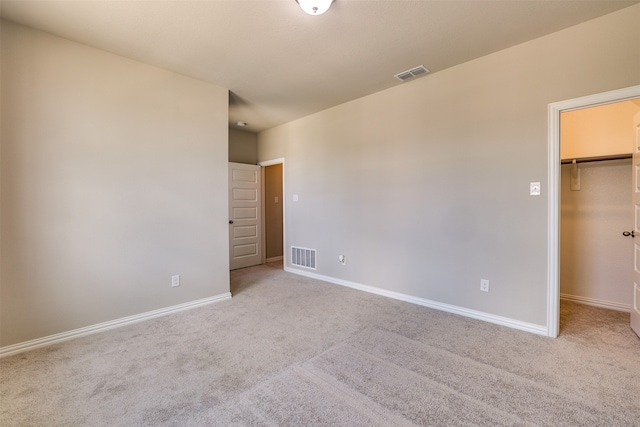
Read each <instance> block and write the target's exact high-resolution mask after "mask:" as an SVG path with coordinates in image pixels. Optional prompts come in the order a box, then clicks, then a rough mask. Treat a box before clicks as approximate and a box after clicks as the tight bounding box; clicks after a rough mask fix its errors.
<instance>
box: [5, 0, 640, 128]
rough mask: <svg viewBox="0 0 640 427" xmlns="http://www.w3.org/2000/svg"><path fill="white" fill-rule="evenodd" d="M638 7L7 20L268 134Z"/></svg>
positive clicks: (225, 10)
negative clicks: (221, 107)
mask: <svg viewBox="0 0 640 427" xmlns="http://www.w3.org/2000/svg"><path fill="white" fill-rule="evenodd" d="M638 2H640V0H633V1H614V0H605V1H595V0H588V1H582V0H535V1H527V0H501V1H491V0H471V1H464V0H458V1H454V0H450V1H433V0H423V1H420V0H335V2H334V3H333V5H332V7H331V9H330V10H329V11H328V12H327V13H326V14H324V15H321V16H309V15H307V14H305V13H304V12H302V10H301V9H300V8H299V7H298V5H297V4H296V2H295V0H196V1H192V0H171V1H159V0H138V1H126V0H124V1H123V0H121V1H114V0H76V1H70V0H44V1H31V0H1V3H0V14H1V15H2V17H3V18H4V19H8V20H11V21H14V22H18V23H20V24H24V25H27V26H30V27H33V28H37V29H41V30H44V31H47V32H49V33H52V34H55V35H58V36H61V37H65V38H67V39H70V40H74V41H77V42H80V43H84V44H87V45H90V46H94V47H97V48H100V49H103V50H106V51H109V52H113V53H116V54H119V55H122V56H125V57H128V58H131V59H134V60H138V61H140V62H144V63H147V64H151V65H156V66H158V67H162V68H165V69H168V70H172V71H175V72H178V73H181V74H184V75H187V76H191V77H195V78H198V79H201V80H205V81H208V82H211V83H214V84H216V85H219V86H222V87H225V88H228V89H229V90H230V92H231V93H230V106H229V121H230V123H231V124H232V125H233V124H234V123H235V122H237V121H240V120H241V121H245V122H247V123H249V126H248V127H246V128H245V130H250V131H254V132H258V131H261V130H264V129H268V128H270V127H273V126H276V125H279V124H282V123H286V122H288V121H291V120H294V119H297V118H300V117H303V116H306V115H309V114H311V113H314V112H317V111H320V110H323V109H326V108H329V107H332V106H334V105H338V104H341V103H343V102H347V101H350V100H353V99H356V98H360V97H362V96H365V95H369V94H371V93H374V92H378V91H381V90H384V89H387V88H389V87H392V86H395V85H398V84H410V83H408V82H406V83H402V82H400V81H399V80H397V79H395V78H394V74H397V73H399V72H401V71H405V70H407V69H410V68H413V67H416V66H418V65H424V66H425V67H427V68H428V69H430V70H431V72H432V73H434V72H438V71H440V70H443V69H446V68H449V67H452V66H454V65H456V64H460V63H462V62H466V61H469V60H471V59H474V58H478V57H480V56H484V55H487V54H489V53H492V52H495V51H498V50H501V49H505V48H508V47H510V46H513V45H516V44H519V43H522V42H525V41H527V40H531V39H534V38H537V37H540V36H543V35H545V34H548V33H551V32H555V31H558V30H560V29H563V28H566V27H569V26H572V25H576V24H578V23H581V22H584V21H587V20H589V19H593V18H596V17H598V16H601V15H604V14H607V13H611V12H613V11H616V10H618V9H621V8H624V7H628V6H631V5H633V4H636V3H638ZM420 78H429V76H428V75H427V76H426V77H420Z"/></svg>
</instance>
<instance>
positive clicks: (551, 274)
mask: <svg viewBox="0 0 640 427" xmlns="http://www.w3.org/2000/svg"><path fill="white" fill-rule="evenodd" d="M638 97H640V85H637V86H630V87H627V88H623V89H617V90H612V91H608V92H603V93H598V94H594V95H588V96H583V97H580V98H574V99H569V100H566V101H560V102H554V103H551V104H549V107H548V163H549V170H548V173H549V175H548V189H547V191H548V199H547V204H548V221H547V224H548V238H547V241H548V244H549V247H548V249H547V254H548V266H547V335H548V336H550V337H552V338H556V337H557V336H558V334H559V333H560V114H561V113H563V112H566V111H572V110H581V109H583V108H589V107H596V106H598V105H605V104H612V103H614V102H621V101H627V100H630V99H634V98H638Z"/></svg>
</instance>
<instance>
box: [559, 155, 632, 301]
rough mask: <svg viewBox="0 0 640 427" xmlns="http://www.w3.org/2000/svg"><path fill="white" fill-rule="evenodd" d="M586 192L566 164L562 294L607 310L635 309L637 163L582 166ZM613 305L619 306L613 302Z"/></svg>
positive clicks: (563, 190) (561, 257) (561, 226)
mask: <svg viewBox="0 0 640 427" xmlns="http://www.w3.org/2000/svg"><path fill="white" fill-rule="evenodd" d="M578 167H579V168H580V191H571V190H570V174H571V165H563V166H562V188H561V194H562V202H561V222H560V230H561V240H560V249H561V253H560V260H561V262H560V292H561V293H562V294H566V295H567V296H569V297H578V298H589V299H591V300H595V301H591V302H593V303H598V304H601V305H604V306H607V305H609V306H611V305H613V306H616V307H618V308H622V307H621V306H624V305H626V306H630V305H631V297H632V295H633V294H632V283H633V281H632V278H631V269H632V266H633V239H631V238H630V237H624V236H623V235H622V232H623V231H625V230H631V229H633V207H632V203H631V181H632V179H631V160H616V161H605V162H593V163H582V164H580V165H579V166H578ZM611 303H613V304H611Z"/></svg>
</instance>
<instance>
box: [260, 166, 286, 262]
mask: <svg viewBox="0 0 640 427" xmlns="http://www.w3.org/2000/svg"><path fill="white" fill-rule="evenodd" d="M264 179H265V182H264V188H265V201H264V206H265V234H266V236H265V237H266V239H265V240H266V251H267V252H266V257H267V259H270V258H277V257H281V256H282V227H283V222H282V220H283V217H282V214H283V211H282V202H283V201H282V164H277V165H272V166H267V167H265V168H264Z"/></svg>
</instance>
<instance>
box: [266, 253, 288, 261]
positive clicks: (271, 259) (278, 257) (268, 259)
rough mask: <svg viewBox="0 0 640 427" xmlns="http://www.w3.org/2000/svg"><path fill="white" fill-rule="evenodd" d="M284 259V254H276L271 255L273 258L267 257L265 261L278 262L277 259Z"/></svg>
mask: <svg viewBox="0 0 640 427" xmlns="http://www.w3.org/2000/svg"><path fill="white" fill-rule="evenodd" d="M283 259H284V257H283V256H282V255H281V256H274V257H271V258H267V259H266V260H265V262H276V261H282V260H283Z"/></svg>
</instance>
